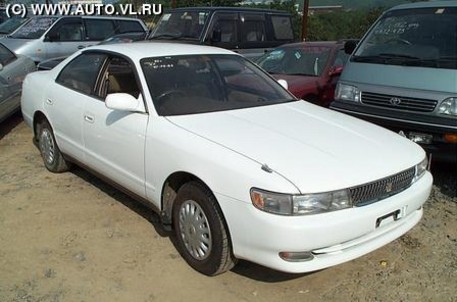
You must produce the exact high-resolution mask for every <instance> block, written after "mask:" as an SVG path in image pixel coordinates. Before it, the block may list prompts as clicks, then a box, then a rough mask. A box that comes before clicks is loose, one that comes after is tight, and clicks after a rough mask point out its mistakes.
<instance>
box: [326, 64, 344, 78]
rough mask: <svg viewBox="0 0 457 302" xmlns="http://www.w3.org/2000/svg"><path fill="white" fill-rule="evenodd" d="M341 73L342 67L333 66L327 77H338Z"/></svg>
mask: <svg viewBox="0 0 457 302" xmlns="http://www.w3.org/2000/svg"><path fill="white" fill-rule="evenodd" d="M342 72H343V65H339V66H335V67H333V68H332V69H330V71H329V72H328V75H329V76H331V77H332V76H336V75H340V74H341V73H342Z"/></svg>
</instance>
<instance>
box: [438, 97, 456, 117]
mask: <svg viewBox="0 0 457 302" xmlns="http://www.w3.org/2000/svg"><path fill="white" fill-rule="evenodd" d="M438 113H440V114H446V115H451V116H455V117H457V98H447V99H445V100H444V101H442V102H441V104H440V105H439V107H438Z"/></svg>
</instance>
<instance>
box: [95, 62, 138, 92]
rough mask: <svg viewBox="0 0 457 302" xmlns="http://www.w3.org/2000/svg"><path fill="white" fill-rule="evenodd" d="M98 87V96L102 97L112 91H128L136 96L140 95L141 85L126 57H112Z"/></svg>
mask: <svg viewBox="0 0 457 302" xmlns="http://www.w3.org/2000/svg"><path fill="white" fill-rule="evenodd" d="M101 79H102V80H101V82H100V84H99V87H98V89H97V96H99V97H100V98H102V99H105V97H106V96H107V95H108V94H110V93H128V94H130V95H132V96H133V97H135V98H138V96H139V95H140V87H139V86H138V83H137V81H136V77H135V71H134V69H133V67H132V65H131V64H130V62H129V61H127V60H126V59H124V58H121V57H112V58H110V59H109V63H108V66H107V67H106V69H105V70H104V72H103V76H102V77H101Z"/></svg>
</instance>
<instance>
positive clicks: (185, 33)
mask: <svg viewBox="0 0 457 302" xmlns="http://www.w3.org/2000/svg"><path fill="white" fill-rule="evenodd" d="M207 19H208V12H207V11H179V12H171V13H165V14H163V16H162V18H161V19H160V20H159V23H158V24H157V26H156V30H155V31H154V33H153V35H152V36H151V39H190V40H199V39H200V37H201V36H202V33H203V28H204V26H205V23H206V21H207Z"/></svg>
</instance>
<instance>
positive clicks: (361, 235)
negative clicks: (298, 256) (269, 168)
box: [216, 172, 432, 273]
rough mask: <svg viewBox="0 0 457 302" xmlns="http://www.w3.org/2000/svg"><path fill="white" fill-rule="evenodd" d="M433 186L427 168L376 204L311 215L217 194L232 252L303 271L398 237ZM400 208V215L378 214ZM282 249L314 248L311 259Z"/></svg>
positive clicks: (359, 253)
mask: <svg viewBox="0 0 457 302" xmlns="http://www.w3.org/2000/svg"><path fill="white" fill-rule="evenodd" d="M431 186H432V176H431V174H430V173H429V172H427V173H426V174H425V175H424V176H423V177H422V178H421V179H420V180H419V181H417V182H416V183H414V184H413V185H412V186H411V187H409V188H408V189H407V190H405V191H403V192H401V193H398V194H396V195H394V196H391V197H389V198H386V199H384V200H381V201H378V202H376V203H373V204H370V205H367V206H362V207H354V208H351V209H346V210H341V211H335V212H330V213H325V214H318V215H310V216H280V215H274V214H270V213H265V212H262V211H260V210H258V209H256V208H255V207H254V206H253V205H252V204H251V203H246V202H241V201H238V200H233V199H231V198H229V197H227V196H223V195H218V194H216V198H217V199H218V201H219V203H220V205H221V208H222V210H223V213H224V216H225V218H226V221H227V225H228V227H229V232H230V235H231V240H232V246H233V251H234V255H235V257H237V258H240V259H246V260H249V261H252V262H255V263H258V264H261V265H264V266H267V267H270V268H273V269H276V270H279V271H284V272H290V273H304V272H310V271H315V270H320V269H323V268H326V267H330V266H333V265H337V264H340V263H343V262H346V261H349V260H352V259H355V258H357V257H360V256H362V255H365V254H367V253H369V252H371V251H374V250H376V249H378V248H380V247H382V246H384V245H385V244H387V243H389V242H391V241H393V240H395V239H397V238H398V237H400V236H401V235H403V234H405V233H406V232H407V231H409V230H410V229H411V228H412V227H414V226H415V225H416V224H417V223H418V222H419V221H420V219H421V217H422V205H423V203H424V202H425V201H426V200H427V198H428V196H429V194H430V190H431ZM396 211H400V212H401V213H402V214H401V218H399V219H398V220H394V219H392V220H391V221H389V220H387V221H385V222H384V223H381V225H380V226H379V227H377V226H376V225H377V221H379V218H380V217H383V216H386V215H388V214H389V213H393V212H396ZM280 252H312V253H313V256H314V258H313V259H312V260H309V261H299V262H290V261H286V260H283V259H282V258H281V257H280V256H279V253H280Z"/></svg>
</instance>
